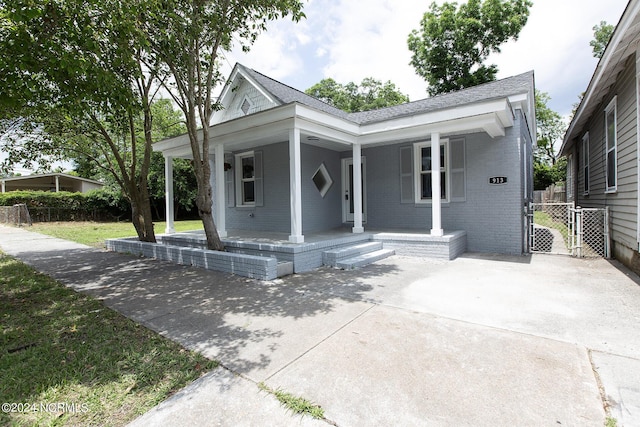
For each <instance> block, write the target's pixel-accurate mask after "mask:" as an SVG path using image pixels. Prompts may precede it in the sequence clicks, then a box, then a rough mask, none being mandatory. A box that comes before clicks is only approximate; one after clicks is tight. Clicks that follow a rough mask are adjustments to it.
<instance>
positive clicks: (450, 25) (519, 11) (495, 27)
mask: <svg viewBox="0 0 640 427" xmlns="http://www.w3.org/2000/svg"><path fill="white" fill-rule="evenodd" d="M531 5H532V2H531V1H530V0H469V1H468V2H467V3H464V4H462V5H460V6H458V4H457V3H443V4H442V5H441V6H438V4H436V3H432V4H431V7H430V9H429V11H428V12H426V13H425V14H424V16H423V17H422V20H421V21H420V28H419V29H418V30H413V31H412V32H411V33H410V34H409V37H408V40H407V43H408V46H409V50H411V51H412V52H413V55H412V58H411V65H413V67H414V68H415V69H416V73H417V74H418V75H419V76H421V77H423V78H424V79H425V80H426V81H427V83H429V89H428V92H429V94H430V95H437V94H439V93H445V92H450V91H454V90H459V89H463V88H465V87H471V86H475V85H477V84H480V83H485V82H488V81H492V80H495V78H496V74H497V72H498V70H497V67H496V66H495V65H484V64H483V62H484V61H485V60H486V59H487V57H488V56H489V54H491V53H492V52H499V51H500V45H501V44H503V43H505V42H506V41H508V40H509V39H514V40H516V39H517V38H518V34H519V33H520V31H521V30H522V28H523V27H524V25H525V24H526V22H527V19H528V17H529V8H530V7H531Z"/></svg>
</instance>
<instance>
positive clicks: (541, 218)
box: [533, 211, 569, 247]
mask: <svg viewBox="0 0 640 427" xmlns="http://www.w3.org/2000/svg"><path fill="white" fill-rule="evenodd" d="M565 221H566V220H564V219H561V220H557V219H554V218H553V217H552V216H551V215H550V214H549V213H547V212H543V211H535V212H533V222H534V223H535V224H537V225H542V226H543V227H548V228H555V229H556V230H558V231H559V232H560V234H561V235H562V238H563V239H564V243H565V245H567V247H569V228H568V227H567V225H566V224H565Z"/></svg>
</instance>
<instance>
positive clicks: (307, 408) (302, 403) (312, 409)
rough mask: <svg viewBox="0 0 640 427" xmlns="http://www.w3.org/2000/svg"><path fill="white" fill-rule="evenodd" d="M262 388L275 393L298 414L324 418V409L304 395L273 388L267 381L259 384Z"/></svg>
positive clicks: (286, 406) (287, 406) (281, 401)
mask: <svg viewBox="0 0 640 427" xmlns="http://www.w3.org/2000/svg"><path fill="white" fill-rule="evenodd" d="M258 387H259V388H260V390H263V391H266V392H267V393H271V394H273V395H274V396H275V397H276V399H278V401H280V403H281V404H282V405H283V406H284V407H285V408H287V409H289V410H291V411H292V412H294V413H296V414H301V415H310V416H312V417H313V418H316V419H319V420H321V419H324V409H322V407H321V406H320V405H316V404H313V403H311V402H309V401H308V400H307V399H305V398H303V397H298V396H294V395H293V394H291V393H287V392H285V391H282V390H280V389H278V390H273V389H271V388H269V386H267V385H266V384H265V383H263V382H261V383H259V384H258Z"/></svg>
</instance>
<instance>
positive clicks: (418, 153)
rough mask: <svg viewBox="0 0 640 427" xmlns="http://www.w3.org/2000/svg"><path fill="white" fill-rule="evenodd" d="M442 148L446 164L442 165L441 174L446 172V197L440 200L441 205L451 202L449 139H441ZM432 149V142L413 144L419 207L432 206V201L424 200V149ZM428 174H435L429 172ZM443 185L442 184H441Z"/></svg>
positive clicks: (414, 183) (415, 197) (415, 185)
mask: <svg viewBox="0 0 640 427" xmlns="http://www.w3.org/2000/svg"><path fill="white" fill-rule="evenodd" d="M440 146H444V162H443V164H441V165H440V172H441V173H442V172H444V185H445V197H444V198H443V199H440V202H441V203H449V202H450V201H451V196H450V194H451V185H450V184H451V182H450V178H451V165H450V164H449V161H450V160H449V158H450V155H449V138H443V139H440ZM426 147H431V140H428V141H421V142H416V143H414V144H413V154H414V156H413V160H414V163H413V168H414V177H413V178H414V182H413V186H414V203H415V204H418V205H431V204H432V199H423V198H422V196H421V190H422V174H423V171H422V149H423V148H426ZM428 173H433V171H429V172H428ZM441 183H442V182H441Z"/></svg>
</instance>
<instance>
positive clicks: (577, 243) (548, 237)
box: [530, 203, 609, 257]
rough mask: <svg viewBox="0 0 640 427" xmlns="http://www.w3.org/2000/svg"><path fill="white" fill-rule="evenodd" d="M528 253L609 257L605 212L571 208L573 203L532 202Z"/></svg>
mask: <svg viewBox="0 0 640 427" xmlns="http://www.w3.org/2000/svg"><path fill="white" fill-rule="evenodd" d="M530 212H531V213H530V215H531V216H532V221H531V237H530V238H531V242H530V243H531V244H530V250H531V252H542V253H550V254H563V255H573V256H577V257H600V256H601V257H608V256H609V223H608V212H607V210H606V209H594V208H581V207H577V208H576V207H574V205H573V203H532V204H531V209H530Z"/></svg>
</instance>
